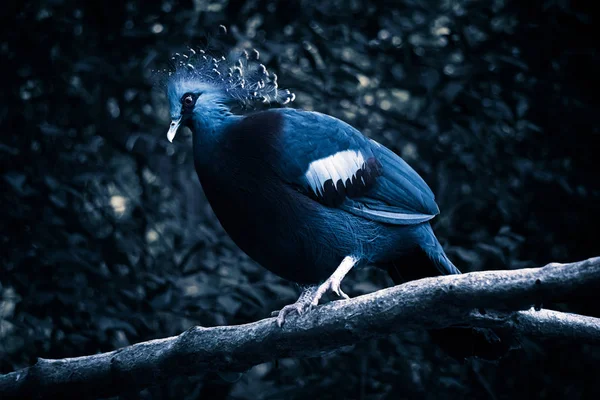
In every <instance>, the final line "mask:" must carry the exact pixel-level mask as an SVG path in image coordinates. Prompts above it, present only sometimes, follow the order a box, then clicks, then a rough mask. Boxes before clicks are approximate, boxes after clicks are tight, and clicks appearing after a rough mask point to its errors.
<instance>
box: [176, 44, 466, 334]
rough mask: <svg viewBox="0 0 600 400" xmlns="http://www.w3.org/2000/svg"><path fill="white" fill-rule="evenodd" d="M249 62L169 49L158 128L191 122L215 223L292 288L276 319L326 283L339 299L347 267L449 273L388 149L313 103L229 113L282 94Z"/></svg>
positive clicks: (403, 170) (408, 173) (429, 214)
mask: <svg viewBox="0 0 600 400" xmlns="http://www.w3.org/2000/svg"><path fill="white" fill-rule="evenodd" d="M256 55H257V56H258V54H256ZM251 61H252V60H250V61H249V60H248V59H247V58H246V57H241V58H240V59H239V60H237V62H235V63H229V62H227V60H225V59H224V58H221V59H218V58H213V57H210V56H208V55H206V54H205V53H203V52H201V51H200V52H195V51H193V50H192V51H191V53H190V54H189V55H183V56H181V55H180V56H178V57H177V58H176V62H177V65H176V68H175V70H174V71H171V72H170V73H169V76H168V77H167V79H168V80H167V95H168V99H169V104H170V112H171V119H172V122H171V126H170V129H169V131H168V135H167V137H168V139H169V141H172V140H173V139H174V137H175V134H176V133H177V130H178V128H179V127H180V126H187V127H189V128H190V129H191V131H192V133H193V154H194V162H195V168H196V171H197V173H198V177H199V178H200V182H201V184H202V187H203V189H204V192H205V194H206V197H207V199H208V201H209V202H210V204H211V206H212V208H213V210H214V212H215V214H216V216H217V217H218V219H219V221H220V223H221V224H222V226H223V228H224V229H225V230H226V231H227V233H228V234H229V235H230V236H231V238H232V239H233V241H234V242H235V243H236V244H237V245H238V246H239V247H240V248H241V249H242V250H243V251H244V252H246V253H247V254H248V255H249V256H250V257H251V258H252V259H254V260H255V261H256V262H258V263H259V264H260V265H262V266H263V267H265V268H267V269H269V270H270V271H272V272H274V273H275V274H277V275H279V276H281V277H283V278H285V279H287V280H290V281H293V282H296V283H298V284H300V285H302V286H303V288H304V289H303V291H302V294H301V295H300V298H299V299H298V301H297V302H295V303H294V304H291V305H287V306H285V307H284V308H283V309H282V310H280V311H279V313H278V317H277V323H278V324H279V326H281V325H282V324H283V323H284V321H285V318H286V316H287V315H289V314H290V313H298V314H302V313H304V312H305V311H306V310H307V309H308V308H310V307H311V306H316V305H317V304H318V303H319V300H320V299H321V297H322V296H323V295H324V294H325V293H326V292H328V291H332V292H334V293H335V294H337V295H338V296H340V297H343V298H348V296H347V295H346V294H345V293H344V292H343V290H342V288H341V282H342V280H343V279H344V277H345V276H346V274H347V273H348V272H349V271H350V270H351V269H352V268H355V267H357V266H359V265H363V264H370V265H374V266H377V267H381V268H384V269H386V270H388V271H389V272H390V274H391V275H392V277H393V278H394V281H395V282H396V283H399V282H402V281H405V280H411V279H417V278H421V277H425V276H433V275H437V274H459V273H460V271H459V270H458V269H457V268H456V267H455V266H454V264H452V262H451V261H450V260H449V259H448V257H447V256H446V254H445V253H444V250H443V249H442V246H441V245H440V243H439V242H438V240H437V239H436V237H435V235H434V233H433V230H432V229H431V225H430V221H431V220H432V219H433V218H434V217H435V216H436V215H437V214H438V213H439V209H438V206H437V204H436V202H435V199H434V195H433V192H432V191H431V189H430V188H429V186H427V184H426V183H425V181H424V180H423V179H422V178H421V177H420V176H419V175H418V174H417V172H415V170H414V169H412V168H411V167H410V166H409V165H408V164H407V163H406V162H405V161H404V160H403V159H402V158H400V157H399V156H398V155H396V154H395V153H394V152H392V151H391V150H389V149H388V148H386V147H385V146H383V145H381V144H380V143H378V142H376V141H374V140H372V139H369V138H367V137H365V136H364V135H363V134H361V133H360V132H359V131H358V130H356V129H355V128H353V127H352V126H350V125H349V124H347V123H345V122H343V121H341V120H339V119H337V118H334V117H331V116H329V115H325V114H321V113H318V112H309V111H301V110H296V109H291V108H274V109H268V110H266V111H260V112H254V113H251V114H248V115H235V114H234V113H232V111H231V109H232V106H235V105H239V104H240V103H242V104H248V103H253V102H279V103H283V104H287V103H289V102H291V101H293V100H294V95H293V94H292V93H290V92H289V91H287V90H281V89H279V88H278V85H277V76H276V75H275V74H270V73H269V72H268V71H267V69H266V68H265V67H264V66H263V65H261V64H258V62H256V61H255V60H254V62H251Z"/></svg>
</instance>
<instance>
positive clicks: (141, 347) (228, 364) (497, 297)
mask: <svg viewBox="0 0 600 400" xmlns="http://www.w3.org/2000/svg"><path fill="white" fill-rule="evenodd" d="M598 287H600V257H596V258H591V259H588V260H585V261H581V262H576V263H571V264H557V263H552V264H549V265H547V266H545V267H543V268H535V269H521V270H515V271H486V272H475V273H469V274H463V275H452V276H443V277H436V278H427V279H422V280H419V281H412V282H408V283H405V284H403V285H400V286H395V287H392V288H388V289H384V290H380V291H377V292H375V293H371V294H368V295H364V296H360V297H356V298H354V299H351V300H345V301H334V302H330V303H328V304H325V305H323V306H320V307H318V308H316V309H315V310H312V311H311V312H309V313H306V314H304V315H303V316H301V317H295V316H291V317H289V318H288V319H287V320H286V323H285V325H284V326H283V327H282V328H279V327H277V325H276V323H275V318H268V319H263V320H261V321H257V322H254V323H250V324H245V325H237V326H219V327H212V328H203V327H194V328H191V329H189V330H187V331H186V332H183V333H182V334H181V335H179V336H175V337H170V338H166V339H159V340H152V341H149V342H144V343H138V344H135V345H132V346H128V347H125V348H122V349H119V350H116V351H112V352H110V353H103V354H95V355H90V356H84V357H76V358H67V359H62V360H45V359H39V360H38V362H37V363H36V364H35V365H33V366H31V367H29V368H26V369H23V370H20V371H16V372H12V373H9V374H6V375H2V376H0V397H1V398H2V399H7V398H16V397H18V398H52V397H60V398H66V397H76V398H82V397H94V398H95V397H101V396H110V395H116V394H119V393H120V392H123V391H124V390H127V391H131V390H138V389H141V388H144V387H147V386H150V385H152V384H155V383H157V382H160V381H164V380H166V379H168V378H170V377H173V376H179V375H196V374H201V373H204V372H207V371H244V370H246V369H248V368H250V367H252V366H253V365H256V364H259V363H262V362H265V361H269V360H274V359H277V358H282V357H310V356H318V355H320V354H323V353H325V352H329V351H331V350H334V349H337V348H340V347H343V346H346V345H350V344H354V343H357V342H359V341H361V340H365V339H368V338H373V337H378V336H384V335H388V334H391V333H394V332H399V331H402V330H410V329H415V328H425V329H438V328H444V327H447V326H449V325H453V324H470V325H472V326H481V327H491V328H499V329H505V330H508V331H512V332H513V333H515V334H519V335H528V336H538V337H552V338H567V339H572V340H577V341H580V342H581V341H585V342H589V343H593V344H600V319H597V318H592V317H586V316H580V315H574V314H567V313H561V312H557V311H550V310H543V311H534V310H529V309H530V308H531V307H532V306H535V307H536V308H539V307H540V306H541V305H542V304H543V303H545V302H549V301H552V300H565V299H567V298H568V297H569V295H572V294H575V293H579V292H581V291H585V290H593V289H597V288H598ZM484 310H485V311H484Z"/></svg>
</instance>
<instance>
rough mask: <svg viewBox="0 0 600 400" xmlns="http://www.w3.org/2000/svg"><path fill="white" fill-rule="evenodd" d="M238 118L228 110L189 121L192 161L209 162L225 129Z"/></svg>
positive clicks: (204, 114) (196, 116)
mask: <svg viewBox="0 0 600 400" xmlns="http://www.w3.org/2000/svg"><path fill="white" fill-rule="evenodd" d="M239 118H240V117H239V116H237V115H233V114H231V112H229V110H224V111H221V112H210V113H203V114H202V115H195V116H194V118H193V120H192V121H191V126H190V128H191V130H192V134H193V139H192V140H193V144H194V159H195V160H196V163H200V164H203V163H206V162H210V157H211V155H213V154H214V153H215V149H216V148H217V147H218V144H219V142H220V141H221V140H222V136H223V132H224V131H225V130H226V127H227V126H228V125H230V124H231V123H233V122H235V121H236V120H237V119H239Z"/></svg>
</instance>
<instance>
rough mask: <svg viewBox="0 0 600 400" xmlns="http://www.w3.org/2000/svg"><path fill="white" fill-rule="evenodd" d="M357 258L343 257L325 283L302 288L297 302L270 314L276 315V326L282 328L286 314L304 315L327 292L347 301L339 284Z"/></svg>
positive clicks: (347, 297) (346, 296)
mask: <svg viewBox="0 0 600 400" xmlns="http://www.w3.org/2000/svg"><path fill="white" fill-rule="evenodd" d="M359 261H360V260H359V258H357V257H353V256H347V257H344V259H343V260H342V263H341V264H340V265H339V266H338V267H337V269H336V270H335V271H334V272H333V274H331V276H330V277H329V278H327V280H326V281H325V282H323V283H322V284H321V285H319V286H309V287H306V288H304V290H303V291H302V294H301V295H300V297H299V298H298V300H297V301H296V302H295V303H294V304H289V305H287V306H285V307H283V308H282V309H281V310H280V311H275V312H273V313H272V316H275V315H277V325H278V326H279V327H281V326H283V323H284V322H285V317H286V316H287V315H288V314H291V313H293V312H296V313H298V315H302V314H304V313H305V312H306V311H307V310H309V309H311V308H312V307H314V306H317V305H318V304H319V300H321V297H323V295H324V294H325V293H327V292H328V291H332V292H333V293H335V294H337V295H338V296H339V297H342V298H344V299H349V298H350V296H348V295H347V294H346V293H344V292H343V291H342V288H341V287H340V284H341V283H342V279H344V277H345V276H346V274H347V273H348V272H349V271H350V270H351V269H352V267H353V266H354V265H355V264H356V263H357V262H359Z"/></svg>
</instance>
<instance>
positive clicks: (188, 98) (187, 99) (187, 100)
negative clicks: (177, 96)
mask: <svg viewBox="0 0 600 400" xmlns="http://www.w3.org/2000/svg"><path fill="white" fill-rule="evenodd" d="M183 104H185V105H186V106H191V105H192V104H194V99H193V98H192V96H185V97H184V99H183Z"/></svg>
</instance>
